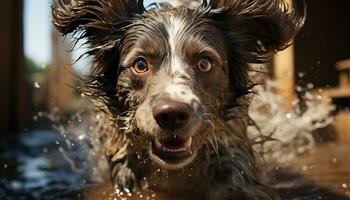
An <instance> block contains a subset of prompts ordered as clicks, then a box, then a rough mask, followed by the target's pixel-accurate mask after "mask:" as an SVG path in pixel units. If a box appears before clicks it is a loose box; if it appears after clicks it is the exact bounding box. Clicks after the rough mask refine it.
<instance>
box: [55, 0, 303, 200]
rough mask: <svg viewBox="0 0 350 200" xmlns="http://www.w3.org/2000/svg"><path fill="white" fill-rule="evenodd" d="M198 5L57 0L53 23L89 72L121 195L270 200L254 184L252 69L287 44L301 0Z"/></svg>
mask: <svg viewBox="0 0 350 200" xmlns="http://www.w3.org/2000/svg"><path fill="white" fill-rule="evenodd" d="M293 6H294V9H292V10H290V9H288V6H287V4H286V3H285V2H284V1H283V0H211V1H206V0H204V1H203V2H202V3H201V4H200V5H198V6H196V7H193V6H192V7H186V6H181V5H180V6H176V7H175V6H172V5H170V4H167V3H160V4H154V5H153V6H151V7H150V8H149V9H145V7H144V5H143V1H142V0H57V1H56V3H55V4H54V5H53V21H54V24H55V26H56V28H57V29H58V30H59V31H60V32H61V33H63V34H64V35H67V34H73V35H74V36H75V38H76V39H77V40H81V39H85V40H86V41H87V44H88V52H87V54H89V55H91V56H93V58H94V60H93V72H92V74H91V76H90V77H89V78H87V80H85V82H84V83H83V86H84V87H83V88H84V91H85V92H86V94H87V95H89V96H91V97H92V98H93V99H94V101H95V102H96V105H97V106H98V107H99V108H100V109H101V110H103V111H104V113H105V115H106V121H105V123H104V129H103V130H101V135H102V136H103V137H102V138H103V141H104V144H103V145H104V147H105V152H106V156H107V158H108V160H109V163H110V174H111V178H112V181H113V183H114V184H115V186H116V188H117V190H118V191H130V192H134V191H137V190H144V189H150V190H156V191H160V192H163V193H167V194H171V195H173V196H176V197H178V198H179V199H208V200H217V199H227V200H230V199H276V198H278V197H277V196H276V195H275V194H274V192H273V191H271V190H270V189H269V188H268V187H266V186H264V185H262V184H261V183H260V182H259V179H258V174H257V164H256V161H255V158H254V153H253V151H252V147H251V146H252V144H251V141H250V140H249V139H248V137H247V125H248V120H249V117H248V114H247V109H248V106H249V94H250V93H251V92H250V89H251V87H252V86H253V85H254V84H253V83H252V81H251V80H250V79H249V76H248V72H249V71H250V67H249V64H250V63H264V62H266V61H268V60H269V58H270V57H271V55H272V54H273V53H275V52H277V51H279V50H282V49H284V48H286V47H287V46H288V45H289V44H290V41H291V39H292V38H293V37H294V36H295V34H296V33H297V32H298V31H299V29H300V28H301V27H302V25H303V22H304V18H305V5H304V2H303V1H302V0H297V1H295V2H294V4H293Z"/></svg>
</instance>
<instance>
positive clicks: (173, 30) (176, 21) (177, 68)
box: [167, 15, 186, 73]
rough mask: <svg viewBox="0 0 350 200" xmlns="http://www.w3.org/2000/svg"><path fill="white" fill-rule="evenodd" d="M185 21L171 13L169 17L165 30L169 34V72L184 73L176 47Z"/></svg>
mask: <svg viewBox="0 0 350 200" xmlns="http://www.w3.org/2000/svg"><path fill="white" fill-rule="evenodd" d="M185 26H186V22H185V20H184V19H183V18H181V17H179V16H174V15H171V16H170V19H169V24H168V26H167V31H168V35H169V38H168V39H169V41H168V43H169V46H170V52H169V53H170V62H171V66H170V71H171V73H185V70H184V66H183V64H184V63H182V60H181V57H180V55H178V53H179V52H177V51H176V48H177V47H178V46H179V42H180V39H179V38H180V37H181V36H182V35H183V32H184V29H185Z"/></svg>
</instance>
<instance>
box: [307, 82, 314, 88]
mask: <svg viewBox="0 0 350 200" xmlns="http://www.w3.org/2000/svg"><path fill="white" fill-rule="evenodd" d="M306 87H307V88H308V89H313V88H314V87H315V86H314V84H313V83H309V84H307V86H306Z"/></svg>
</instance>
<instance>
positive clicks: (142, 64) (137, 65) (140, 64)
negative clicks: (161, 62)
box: [132, 58, 149, 74]
mask: <svg viewBox="0 0 350 200" xmlns="http://www.w3.org/2000/svg"><path fill="white" fill-rule="evenodd" d="M132 68H133V69H134V71H135V72H136V73H137V74H143V73H145V72H147V71H148V70H149V68H148V64H147V61H146V60H145V59H144V58H138V59H137V60H136V61H135V62H134V64H133V67H132Z"/></svg>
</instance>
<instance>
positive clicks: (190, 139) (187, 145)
mask: <svg viewBox="0 0 350 200" xmlns="http://www.w3.org/2000/svg"><path fill="white" fill-rule="evenodd" d="M191 145H192V137H190V138H188V139H187V141H186V142H185V144H184V146H185V147H186V148H187V149H189V148H190V147H191Z"/></svg>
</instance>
